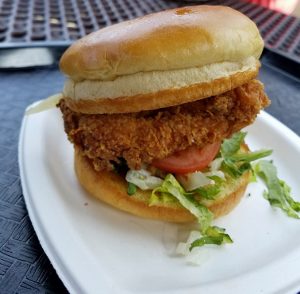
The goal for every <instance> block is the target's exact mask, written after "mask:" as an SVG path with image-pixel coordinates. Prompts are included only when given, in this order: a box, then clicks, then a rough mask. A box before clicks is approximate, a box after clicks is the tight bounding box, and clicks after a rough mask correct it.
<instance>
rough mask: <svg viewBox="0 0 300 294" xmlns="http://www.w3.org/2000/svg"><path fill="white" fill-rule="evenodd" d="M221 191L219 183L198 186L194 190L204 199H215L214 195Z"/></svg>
mask: <svg viewBox="0 0 300 294" xmlns="http://www.w3.org/2000/svg"><path fill="white" fill-rule="evenodd" d="M220 191H221V185H218V184H216V183H215V184H214V185H207V186H205V187H199V188H197V189H196V190H194V192H196V193H198V194H199V195H200V196H201V197H203V198H205V199H216V196H217V195H218V194H219V193H220Z"/></svg>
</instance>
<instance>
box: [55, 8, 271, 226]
mask: <svg viewBox="0 0 300 294" xmlns="http://www.w3.org/2000/svg"><path fill="white" fill-rule="evenodd" d="M262 50H263V41H262V38H261V36H260V34H259V31H258V29H257V27H256V25H255V24H254V23H253V22H252V21H251V20H250V19H249V18H248V17H246V16H245V15H243V14H241V13H240V12H237V11H235V10H233V9H231V8H229V7H222V6H204V5H201V6H192V7H184V8H178V9H173V10H167V11H163V12H159V13H154V14H150V15H147V16H144V17H140V18H137V19H134V20H129V21H126V22H122V23H119V24H116V25H113V26H110V27H107V28H104V29H101V30H99V31H97V32H94V33H91V34H89V35H87V36H86V37H84V38H82V39H81V40H79V41H77V42H75V43H74V44H73V45H72V46H71V47H70V48H69V49H68V50H67V51H66V52H65V53H64V55H63V56H62V58H61V61H60V68H61V70H62V72H63V73H64V74H65V75H67V76H68V80H67V81H66V83H65V87H64V91H63V98H62V99H61V100H60V102H59V105H58V106H59V107H60V109H61V111H62V114H63V119H64V126H65V131H66V133H67V135H68V138H69V140H70V141H71V142H72V143H73V144H74V147H75V170H76V174H77V177H78V180H79V182H80V183H81V185H82V186H83V187H84V188H85V189H86V190H87V191H88V192H89V193H90V194H91V195H93V196H95V197H97V198H99V199H101V200H102V201H104V202H106V203H108V204H110V205H112V206H114V207H116V208H118V209H121V210H123V211H126V212H130V213H132V214H135V215H138V216H141V217H146V218H154V219H160V220H166V221H173V222H187V221H192V220H195V219H198V221H199V222H200V224H201V226H202V228H203V229H204V228H206V229H207V228H208V227H209V224H210V221H211V220H212V218H214V217H218V216H221V215H224V214H227V213H228V212H229V211H231V210H232V209H233V208H234V207H235V206H236V204H237V203H238V202H239V200H240V198H241V197H242V195H243V194H244V192H245V189H246V186H247V184H248V182H249V178H250V173H251V165H250V162H251V161H252V160H255V159H258V158H261V157H263V156H265V155H266V154H267V153H268V151H265V150H260V151H255V152H251V151H250V150H249V149H248V147H247V145H246V144H245V142H244V138H245V133H244V132H241V131H240V130H241V129H243V128H244V127H246V126H248V125H250V124H252V123H253V122H254V120H255V118H256V116H257V114H258V113H259V111H260V110H261V109H262V108H264V107H266V106H267V105H268V104H269V100H268V98H267V96H266V94H265V92H264V87H263V85H262V83H261V82H259V81H258V80H256V76H257V75H258V71H259V67H260V63H259V60H258V59H259V57H260V55H261V53H262Z"/></svg>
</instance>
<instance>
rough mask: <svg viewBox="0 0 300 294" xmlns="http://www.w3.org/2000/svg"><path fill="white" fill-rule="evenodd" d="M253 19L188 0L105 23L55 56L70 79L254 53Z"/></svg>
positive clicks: (257, 45)
mask: <svg viewBox="0 0 300 294" xmlns="http://www.w3.org/2000/svg"><path fill="white" fill-rule="evenodd" d="M262 49H263V41H262V39H261V37H260V35H259V32H258V29H257V27H256V25H255V24H254V23H253V22H252V21H251V20H250V19H249V18H248V17H246V16H245V15H243V14H242V13H240V12H238V11H236V10H233V9H231V8H229V7H224V6H204V5H199V6H191V7H183V8H178V9H172V10H167V11H162V12H158V13H154V14H149V15H146V16H144V17H140V18H137V19H134V20H129V21H126V22H122V23H119V24H116V25H113V26H110V27H106V28H104V29H102V30H99V31H97V32H94V33H91V34H89V35H87V36H86V37H84V38H82V39H80V40H79V41H77V42H75V43H74V44H73V45H72V46H71V47H70V48H69V49H68V50H67V51H66V52H65V54H64V55H63V57H62V59H61V61H60V68H61V70H62V71H63V72H64V73H65V74H66V75H68V76H69V77H71V78H72V79H73V80H85V79H87V80H113V79H115V78H116V77H118V76H123V75H129V74H133V73H137V72H146V71H156V70H159V71H162V70H171V69H183V68H190V67H199V66H203V65H207V64H211V63H218V62H222V61H241V60H243V59H246V58H247V57H250V56H254V57H255V58H256V59H258V58H259V56H260V54H261V52H262Z"/></svg>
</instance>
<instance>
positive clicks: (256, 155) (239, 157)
mask: <svg viewBox="0 0 300 294" xmlns="http://www.w3.org/2000/svg"><path fill="white" fill-rule="evenodd" d="M272 152H273V150H270V149H262V150H258V151H254V152H249V153H241V154H234V155H232V156H231V157H230V159H231V160H232V161H233V162H237V161H243V162H251V161H255V160H257V159H261V158H263V157H266V156H269V155H271V153H272Z"/></svg>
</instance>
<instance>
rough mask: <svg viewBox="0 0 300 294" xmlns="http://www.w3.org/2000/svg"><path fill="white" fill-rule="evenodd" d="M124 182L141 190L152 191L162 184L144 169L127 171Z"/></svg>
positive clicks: (160, 180) (159, 179)
mask: <svg viewBox="0 0 300 294" xmlns="http://www.w3.org/2000/svg"><path fill="white" fill-rule="evenodd" d="M125 178H126V181H127V182H128V183H132V184H134V185H136V186H137V187H139V188H140V189H141V190H152V189H155V188H156V187H158V186H160V184H161V183H162V182H163V180H162V179H161V178H158V177H154V176H152V175H151V173H150V172H149V171H147V170H145V169H140V170H129V171H128V172H127V174H126V177H125Z"/></svg>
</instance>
